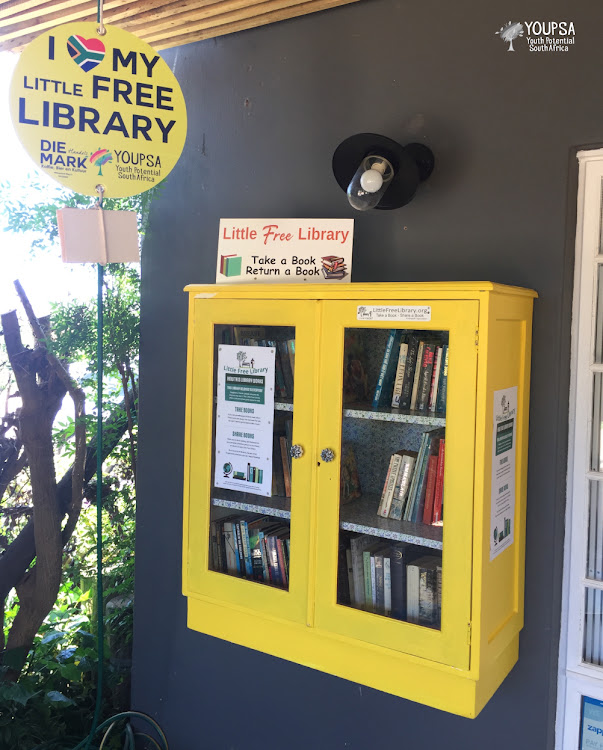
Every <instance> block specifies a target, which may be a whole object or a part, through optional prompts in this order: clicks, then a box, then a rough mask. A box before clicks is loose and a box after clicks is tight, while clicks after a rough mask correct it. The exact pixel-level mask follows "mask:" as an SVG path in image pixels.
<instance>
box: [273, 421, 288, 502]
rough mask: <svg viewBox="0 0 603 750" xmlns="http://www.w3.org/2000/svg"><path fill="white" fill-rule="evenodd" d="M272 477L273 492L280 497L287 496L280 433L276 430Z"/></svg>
mask: <svg viewBox="0 0 603 750" xmlns="http://www.w3.org/2000/svg"><path fill="white" fill-rule="evenodd" d="M272 479H273V489H272V493H273V494H274V495H278V496H279V497H287V491H286V489H285V474H284V472H283V463H282V459H281V443H280V435H278V434H277V433H276V432H275V433H274V435H273V439H272Z"/></svg>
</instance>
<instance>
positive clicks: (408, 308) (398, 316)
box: [356, 305, 431, 323]
mask: <svg viewBox="0 0 603 750" xmlns="http://www.w3.org/2000/svg"><path fill="white" fill-rule="evenodd" d="M356 319H357V320H392V321H394V320H395V321H404V322H405V323H415V322H422V323H425V322H429V321H430V320H431V305H358V309H357V313H356Z"/></svg>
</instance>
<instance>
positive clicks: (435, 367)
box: [373, 329, 448, 413]
mask: <svg viewBox="0 0 603 750" xmlns="http://www.w3.org/2000/svg"><path fill="white" fill-rule="evenodd" d="M447 388H448V344H447V343H445V341H444V340H443V336H440V337H438V336H436V335H433V336H430V337H428V336H426V335H425V334H424V333H422V332H419V331H416V332H414V333H405V332H404V331H401V330H400V329H392V330H391V331H390V332H389V336H388V339H387V343H386V346H385V352H384V354H383V359H382V362H381V369H380V371H379V377H378V380H377V385H376V387H375V391H374V394H373V408H375V409H377V408H379V407H380V406H389V405H391V406H392V407H395V408H400V409H411V410H415V411H420V412H437V413H443V412H445V411H446V394H447Z"/></svg>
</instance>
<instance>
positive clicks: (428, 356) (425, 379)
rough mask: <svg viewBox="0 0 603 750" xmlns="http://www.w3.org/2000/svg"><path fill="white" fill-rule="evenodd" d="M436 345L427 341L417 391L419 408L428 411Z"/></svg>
mask: <svg viewBox="0 0 603 750" xmlns="http://www.w3.org/2000/svg"><path fill="white" fill-rule="evenodd" d="M434 353H435V345H434V344H430V343H425V346H424V347H423V356H422V358H421V375H420V378H419V387H418V393H417V406H416V408H417V410H418V411H426V409H427V407H428V405H429V394H430V393H431V376H432V374H433V358H434Z"/></svg>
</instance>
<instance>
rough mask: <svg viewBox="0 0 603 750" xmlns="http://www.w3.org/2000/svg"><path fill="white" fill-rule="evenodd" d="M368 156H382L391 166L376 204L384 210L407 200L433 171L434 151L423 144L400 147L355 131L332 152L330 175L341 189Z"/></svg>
mask: <svg viewBox="0 0 603 750" xmlns="http://www.w3.org/2000/svg"><path fill="white" fill-rule="evenodd" d="M371 155H378V156H383V157H384V158H385V159H387V160H388V161H389V162H390V163H391V165H392V167H393V169H394V176H393V179H392V181H391V183H390V184H389V187H388V188H387V190H386V191H385V193H384V195H383V197H382V198H381V200H380V201H379V203H378V204H377V205H376V206H375V208H379V209H382V210H386V211H387V210H390V209H392V208H400V207H401V206H405V205H406V204H407V203H409V202H410V201H411V200H412V199H413V197H414V194H415V193H416V191H417V188H418V187H419V184H420V183H421V182H422V181H423V180H426V179H427V178H428V177H429V175H430V174H431V172H432V170H433V165H434V158H433V154H432V152H431V150H430V149H429V148H427V146H424V145H423V144H422V143H410V144H409V145H408V146H401V145H400V144H399V143H397V142H396V141H393V140H392V139H391V138H387V137H386V136H383V135H377V134H376V133H358V134H357V135H352V136H350V137H349V138H346V139H345V141H342V142H341V143H340V144H339V146H337V148H336V149H335V153H334V154H333V174H334V175H335V179H336V180H337V182H338V184H339V187H340V188H341V189H342V190H343V191H347V189H348V185H349V184H350V181H351V179H352V177H353V176H354V174H355V173H356V170H357V169H358V167H359V165H360V163H361V162H362V160H363V159H364V158H365V157H366V156H371Z"/></svg>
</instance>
